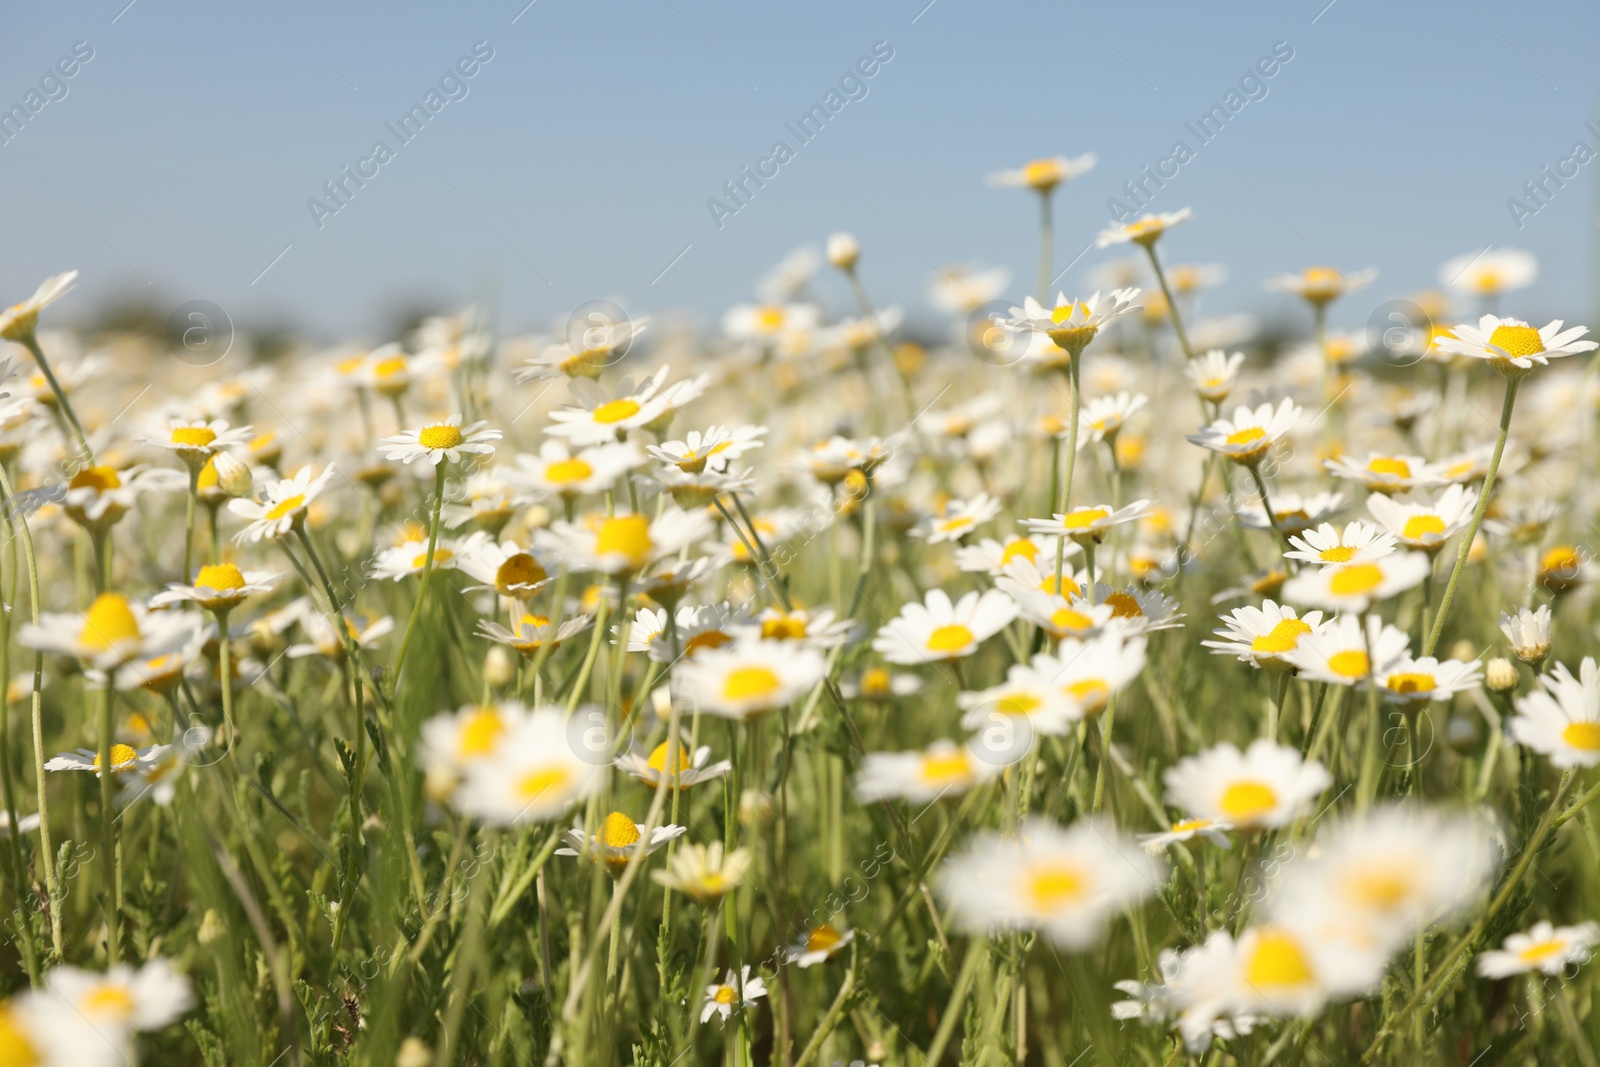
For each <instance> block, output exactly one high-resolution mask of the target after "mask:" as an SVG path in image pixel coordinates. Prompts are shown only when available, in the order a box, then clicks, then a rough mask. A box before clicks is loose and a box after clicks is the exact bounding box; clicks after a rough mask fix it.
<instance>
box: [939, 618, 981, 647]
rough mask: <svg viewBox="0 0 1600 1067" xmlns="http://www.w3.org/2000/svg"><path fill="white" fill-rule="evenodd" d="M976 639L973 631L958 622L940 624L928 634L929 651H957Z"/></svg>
mask: <svg viewBox="0 0 1600 1067" xmlns="http://www.w3.org/2000/svg"><path fill="white" fill-rule="evenodd" d="M976 640H977V637H976V636H975V635H974V634H973V632H972V631H971V630H969V629H967V628H966V627H965V626H962V625H961V624H960V623H958V622H956V623H950V624H948V625H945V626H941V627H939V628H938V629H936V630H934V631H933V633H931V634H929V635H928V651H929V652H959V651H961V650H962V649H963V648H966V647H967V646H968V645H970V644H972V643H973V642H974V641H976Z"/></svg>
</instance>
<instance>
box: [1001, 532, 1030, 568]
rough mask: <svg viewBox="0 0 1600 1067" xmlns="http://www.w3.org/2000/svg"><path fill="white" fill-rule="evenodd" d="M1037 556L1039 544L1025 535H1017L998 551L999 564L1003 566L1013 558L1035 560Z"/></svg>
mask: <svg viewBox="0 0 1600 1067" xmlns="http://www.w3.org/2000/svg"><path fill="white" fill-rule="evenodd" d="M1038 558H1039V546H1038V545H1036V544H1034V543H1033V541H1031V540H1029V539H1028V538H1026V537H1019V538H1017V539H1016V540H1015V541H1013V542H1011V543H1010V544H1009V545H1007V546H1006V547H1005V550H1004V551H1002V552H1001V553H1000V566H1002V567H1004V566H1005V565H1006V564H1007V563H1010V562H1011V561H1012V560H1014V559H1026V560H1035V559H1038Z"/></svg>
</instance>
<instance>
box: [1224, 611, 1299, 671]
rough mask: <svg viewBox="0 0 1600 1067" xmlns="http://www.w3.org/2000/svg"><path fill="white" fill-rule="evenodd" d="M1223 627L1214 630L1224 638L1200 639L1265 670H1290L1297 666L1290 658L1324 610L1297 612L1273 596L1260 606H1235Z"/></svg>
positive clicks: (1225, 616)
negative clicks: (1301, 613) (1279, 602)
mask: <svg viewBox="0 0 1600 1067" xmlns="http://www.w3.org/2000/svg"><path fill="white" fill-rule="evenodd" d="M1221 621H1222V626H1223V628H1222V629H1220V630H1214V631H1212V632H1213V633H1215V634H1216V635H1217V636H1218V637H1220V638H1222V640H1221V641H1201V642H1200V643H1201V644H1202V645H1204V646H1205V647H1206V648H1209V649H1211V650H1212V651H1213V652H1215V653H1217V654H1219V655H1221V654H1224V653H1226V654H1229V655H1233V656H1237V657H1238V658H1239V659H1240V661H1242V662H1244V663H1250V664H1253V665H1255V666H1257V667H1260V668H1261V669H1262V670H1268V671H1288V670H1293V669H1294V664H1293V663H1291V662H1290V660H1289V654H1290V653H1292V652H1293V651H1294V650H1295V649H1296V648H1297V647H1298V646H1299V644H1300V639H1301V638H1302V637H1304V636H1305V635H1306V634H1309V633H1311V632H1313V631H1314V630H1315V629H1316V628H1317V627H1318V626H1320V625H1321V624H1322V612H1320V611H1308V612H1306V613H1305V614H1304V615H1300V614H1298V613H1296V611H1295V609H1294V608H1292V607H1290V606H1289V605H1287V604H1282V605H1280V604H1278V603H1277V602H1275V601H1272V600H1266V601H1263V602H1262V604H1261V606H1260V607H1259V608H1255V607H1249V606H1246V607H1241V608H1234V609H1233V610H1232V611H1231V612H1229V613H1228V614H1226V615H1223V616H1221Z"/></svg>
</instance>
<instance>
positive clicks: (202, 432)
mask: <svg viewBox="0 0 1600 1067" xmlns="http://www.w3.org/2000/svg"><path fill="white" fill-rule="evenodd" d="M216 439H217V435H216V433H215V431H213V430H211V429H210V428H209V427H205V426H179V427H178V428H177V429H176V430H173V431H172V443H173V444H175V445H184V446H187V447H189V448H204V447H206V446H207V445H209V444H210V443H211V442H213V441H215V440H216Z"/></svg>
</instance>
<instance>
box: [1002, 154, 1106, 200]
mask: <svg viewBox="0 0 1600 1067" xmlns="http://www.w3.org/2000/svg"><path fill="white" fill-rule="evenodd" d="M1095 162H1096V160H1095V154H1094V153H1093V152H1085V153H1084V154H1083V155H1081V156H1074V157H1071V158H1068V157H1067V156H1050V157H1048V158H1045V159H1035V160H1032V161H1031V162H1028V163H1025V164H1023V165H1022V166H1021V167H1020V168H1018V169H1016V170H997V171H994V172H993V173H991V174H990V175H989V184H990V185H992V186H996V187H997V188H1022V189H1032V190H1033V191H1034V192H1036V193H1048V192H1049V191H1050V190H1052V189H1054V188H1055V187H1056V186H1058V185H1060V184H1061V183H1062V182H1068V181H1071V180H1072V179H1073V178H1077V177H1080V176H1082V175H1084V174H1087V173H1089V172H1090V171H1091V170H1093V169H1094V165H1095Z"/></svg>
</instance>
